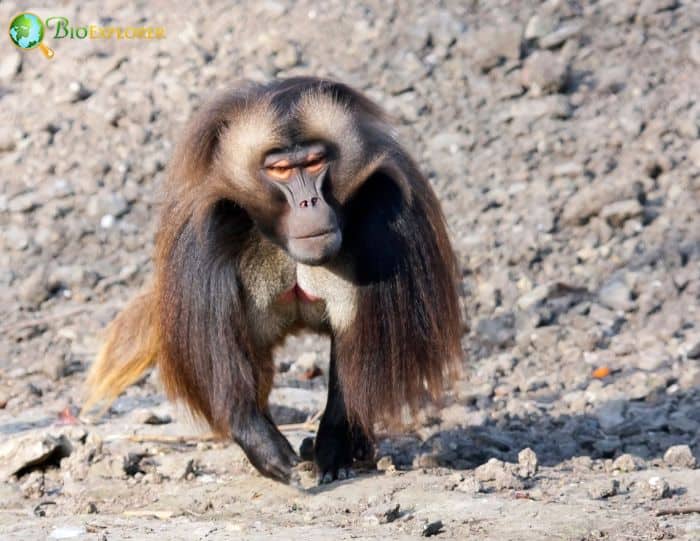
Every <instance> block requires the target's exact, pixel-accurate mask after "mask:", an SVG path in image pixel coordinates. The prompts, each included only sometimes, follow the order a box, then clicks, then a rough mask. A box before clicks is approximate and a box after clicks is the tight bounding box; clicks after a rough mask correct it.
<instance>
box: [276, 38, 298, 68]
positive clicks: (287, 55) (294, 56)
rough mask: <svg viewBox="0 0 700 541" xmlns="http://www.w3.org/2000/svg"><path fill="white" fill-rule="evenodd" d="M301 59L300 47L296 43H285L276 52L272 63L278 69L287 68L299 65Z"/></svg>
mask: <svg viewBox="0 0 700 541" xmlns="http://www.w3.org/2000/svg"><path fill="white" fill-rule="evenodd" d="M300 60H301V55H300V54H299V48H298V47H297V46H296V45H295V44H294V43H290V42H287V43H284V44H283V45H282V46H280V47H279V48H278V49H277V50H276V51H275V53H274V55H273V57H272V63H273V65H274V66H275V68H277V69H278V70H287V69H290V68H293V67H294V66H296V65H298V64H299V62H300Z"/></svg>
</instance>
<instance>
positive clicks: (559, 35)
mask: <svg viewBox="0 0 700 541" xmlns="http://www.w3.org/2000/svg"><path fill="white" fill-rule="evenodd" d="M583 27H584V24H583V22H582V21H571V22H568V23H565V24H563V25H562V26H560V27H559V28H557V29H556V30H555V31H554V32H552V33H550V34H547V35H546V36H542V38H540V40H539V44H540V47H542V48H544V49H552V48H554V47H557V46H559V45H561V44H562V43H564V42H565V41H566V40H568V39H571V38H573V37H575V36H577V35H578V34H580V33H581V31H582V30H583Z"/></svg>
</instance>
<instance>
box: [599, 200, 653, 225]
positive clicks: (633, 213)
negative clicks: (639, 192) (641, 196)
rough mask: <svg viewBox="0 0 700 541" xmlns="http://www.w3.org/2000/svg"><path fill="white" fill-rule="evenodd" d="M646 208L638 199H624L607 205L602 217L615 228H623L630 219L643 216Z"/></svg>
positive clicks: (601, 214)
mask: <svg viewBox="0 0 700 541" xmlns="http://www.w3.org/2000/svg"><path fill="white" fill-rule="evenodd" d="M643 212H644V207H642V205H641V204H640V203H639V201H637V200H636V199H624V200H622V201H616V202H614V203H611V204H609V205H606V206H604V207H603V209H602V210H601V213H600V216H601V218H603V219H604V220H606V221H607V222H608V223H609V224H610V225H612V226H613V227H621V226H622V225H624V223H625V222H626V221H627V220H629V219H630V218H635V217H637V216H641V215H642V213H643Z"/></svg>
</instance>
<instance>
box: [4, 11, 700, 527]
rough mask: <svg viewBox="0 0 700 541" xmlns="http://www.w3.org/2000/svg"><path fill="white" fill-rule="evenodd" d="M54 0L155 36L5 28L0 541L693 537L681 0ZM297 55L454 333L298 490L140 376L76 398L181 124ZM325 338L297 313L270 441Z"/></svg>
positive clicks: (687, 100)
mask: <svg viewBox="0 0 700 541" xmlns="http://www.w3.org/2000/svg"><path fill="white" fill-rule="evenodd" d="M68 4H69V3H63V5H62V6H61V7H60V8H54V7H50V8H46V9H39V8H37V9H36V10H35V11H36V12H37V13H38V14H39V15H40V16H43V17H47V16H52V15H64V16H67V17H68V18H69V20H70V21H71V22H73V24H74V26H77V25H85V24H89V23H96V24H102V25H123V26H127V25H132V24H141V25H163V26H165V27H166V29H167V38H166V39H164V40H162V41H159V42H148V43H129V42H125V41H118V42H117V41H108V42H95V41H87V40H85V41H80V40H56V39H52V37H51V33H47V34H48V36H47V38H46V42H47V44H48V45H49V46H51V47H52V48H54V49H55V51H56V55H55V58H54V59H53V60H51V61H47V60H45V59H44V58H43V57H42V55H41V53H39V52H38V51H30V52H19V51H17V50H15V49H14V48H12V46H11V44H10V42H9V41H8V40H5V41H4V42H3V45H2V47H3V48H2V55H1V56H0V104H1V110H2V119H3V122H2V123H0V166H1V167H0V169H1V170H2V172H3V173H2V175H0V183H1V185H2V192H1V193H0V245H1V246H2V251H1V252H0V305H2V307H3V311H2V314H3V317H2V321H0V434H2V440H0V476H1V477H2V481H0V502H2V504H0V538H1V539H3V540H4V539H30V538H44V537H48V538H50V539H100V540H103V539H109V540H111V539H146V538H148V539H230V538H244V539H263V538H264V539H268V538H276V539H290V538H299V539H328V538H331V537H333V538H340V539H347V538H353V539H358V538H359V539H386V538H396V539H414V538H417V537H420V536H433V535H434V536H437V538H439V539H465V538H474V539H494V540H496V539H497V540H505V539H513V540H516V539H517V540H533V541H534V540H538V539H567V540H569V539H575V540H594V539H595V540H597V539H615V540H617V539H620V540H623V539H624V540H627V539H699V538H700V470H697V469H695V467H696V462H697V460H698V458H700V438H699V436H698V433H699V430H700V318H699V314H700V310H699V308H700V302H699V301H700V95H699V90H698V89H699V88H700V87H699V82H700V32H699V31H698V26H699V25H700V3H698V2H696V1H694V0H624V1H617V0H600V1H593V0H589V1H574V0H570V1H565V0H559V1H558V0H550V1H547V2H544V3H542V2H535V1H532V0H527V1H525V0H523V1H518V2H515V1H511V2H508V1H505V0H495V1H489V2H477V1H475V0H462V1H446V2H440V3H439V4H436V3H427V2H393V3H389V2H364V3H362V4H360V3H356V2H340V1H335V0H334V1H330V2H324V3H323V5H320V4H319V3H317V2H313V1H310V0H301V1H299V2H291V1H289V0H279V1H275V0H267V1H263V2H243V3H240V4H237V5H233V6H232V5H231V3H228V2H222V1H218V0H217V1H214V2H209V3H208V4H207V5H204V4H203V3H201V2H191V1H190V0H182V1H180V2H178V3H177V8H173V7H172V4H169V3H165V2H153V3H150V4H145V3H142V4H138V6H134V4H132V3H130V2H125V1H121V0H109V1H107V2H100V3H91V4H83V3H78V2H75V3H73V4H74V5H68ZM22 9H23V6H20V4H18V3H13V2H3V3H2V4H0V20H2V21H8V20H9V19H10V17H11V16H12V15H13V14H15V13H17V12H19V11H21V10H22ZM293 74H315V75H321V76H332V77H335V78H338V79H341V80H344V81H346V82H348V83H350V84H352V85H354V86H356V87H357V88H360V89H362V90H364V91H366V92H367V93H368V94H369V95H370V96H372V97H373V98H375V99H376V100H377V101H378V102H380V103H381V104H382V105H383V106H384V107H386V108H387V109H388V111H389V112H390V113H391V114H392V115H393V116H394V117H395V118H396V123H397V126H398V130H399V133H400V135H401V137H402V138H403V140H404V141H405V142H406V144H407V146H408V147H409V148H411V149H413V150H414V152H415V154H416V156H417V157H418V159H419V162H420V164H421V166H422V167H423V169H424V170H425V171H426V172H427V173H428V175H429V177H430V179H431V181H432V183H433V185H434V187H435V189H436V191H437V193H438V194H439V196H440V199H441V201H442V202H443V206H444V210H445V213H446V216H447V219H448V222H449V226H450V230H451V235H452V239H453V243H454V247H455V249H456V251H457V253H458V256H459V259H460V263H461V268H462V293H463V307H464V316H465V322H466V324H467V325H465V330H464V340H463V345H464V375H463V377H462V378H461V379H460V380H459V381H458V382H456V385H455V388H454V390H453V391H452V392H451V393H450V394H449V395H448V398H447V400H446V403H445V404H443V405H442V406H441V407H439V408H438V407H436V408H433V409H432V410H430V411H426V412H425V414H424V415H423V416H422V418H421V419H420V420H419V422H418V423H417V424H416V426H415V428H414V429H413V430H411V431H410V432H408V433H405V434H383V437H382V439H381V441H380V443H379V446H378V450H377V459H379V460H378V463H377V465H376V466H374V465H371V464H370V465H366V467H365V468H364V469H362V470H361V474H360V475H359V476H358V478H357V479H354V480H350V481H345V482H342V483H335V484H333V485H330V486H324V487H311V486H309V488H308V489H307V490H306V491H303V490H296V489H293V488H289V487H285V486H281V485H278V484H275V483H272V482H270V481H267V480H265V479H263V478H261V477H259V476H258V475H257V474H256V473H255V472H254V471H253V470H252V468H251V467H250V466H249V465H248V464H247V462H246V460H245V458H244V456H243V455H242V453H241V452H240V450H239V449H238V448H237V447H236V446H234V445H230V444H225V443H220V442H213V441H210V440H209V439H208V438H207V437H206V431H203V430H202V429H201V428H198V427H196V426H194V425H193V424H192V423H191V422H189V421H188V419H187V416H186V414H184V413H183V412H182V411H180V410H178V409H176V408H175V407H173V406H172V405H169V404H168V403H167V402H165V401H164V399H163V396H162V394H161V392H160V390H159V387H158V383H157V378H156V377H155V376H150V377H148V378H147V379H146V380H144V381H143V382H141V383H140V384H139V385H137V386H134V387H133V388H131V389H129V391H128V392H127V393H126V395H125V396H123V397H122V398H120V399H119V400H118V401H117V402H116V403H115V404H114V406H113V407H112V408H111V410H110V411H109V413H108V414H107V415H106V416H105V417H104V418H102V419H93V420H92V422H90V421H89V420H85V421H84V422H81V421H80V420H78V419H76V418H75V415H76V413H77V410H78V407H79V405H80V401H81V398H80V397H81V385H82V382H83V380H84V375H85V370H86V368H87V367H88V366H89V364H90V362H91V359H92V358H93V356H94V354H95V351H96V349H97V347H98V345H99V340H100V332H101V330H102V329H103V327H104V326H105V325H106V323H107V322H108V321H109V320H110V319H111V318H112V317H113V316H114V315H115V313H116V312H117V311H118V310H119V308H120V307H122V306H123V305H124V303H125V302H126V301H127V299H128V298H129V297H130V296H132V295H133V294H134V293H135V292H137V291H138V290H139V288H140V287H141V286H142V285H143V284H144V282H145V281H146V280H147V279H148V276H149V273H150V271H151V263H150V261H149V257H150V253H151V248H152V236H153V225H154V216H155V215H156V212H157V204H158V187H159V185H160V183H161V182H162V180H163V167H164V165H165V164H166V163H167V161H168V158H169V155H170V152H171V149H172V146H173V142H174V141H175V140H176V138H177V137H178V134H179V133H180V131H181V129H182V125H183V123H184V122H185V121H186V119H187V118H188V117H189V116H190V115H191V113H192V112H193V111H194V110H195V109H196V108H197V106H198V105H199V104H200V103H202V101H203V100H205V99H206V97H207V96H209V95H211V93H212V92H215V91H217V90H222V89H225V88H227V87H228V86H229V85H231V84H232V82H233V81H236V80H239V79H242V78H252V79H255V80H266V79H269V78H271V77H275V76H288V75H293ZM327 355H328V344H327V343H326V342H325V341H323V340H321V339H319V338H318V337H316V336H311V335H309V336H301V337H297V338H294V339H291V340H289V342H288V343H287V344H286V345H285V347H284V348H283V349H282V350H281V351H280V352H279V356H278V367H279V374H278V377H277V390H276V391H275V393H274V395H273V403H274V404H275V412H274V413H275V416H276V418H277V420H278V422H280V423H283V424H285V425H291V426H287V427H286V430H287V433H288V434H289V437H290V439H291V440H292V441H293V442H294V444H295V445H298V444H299V443H300V442H301V439H302V438H303V437H305V436H307V435H309V434H310V432H309V430H310V429H312V428H313V426H312V425H310V424H304V422H305V421H306V420H307V419H308V418H309V417H311V416H313V414H314V413H316V412H317V411H318V410H319V409H320V408H321V407H322V406H323V402H324V389H325V381H324V380H325V371H326V368H327V364H326V363H327ZM299 423H301V424H299Z"/></svg>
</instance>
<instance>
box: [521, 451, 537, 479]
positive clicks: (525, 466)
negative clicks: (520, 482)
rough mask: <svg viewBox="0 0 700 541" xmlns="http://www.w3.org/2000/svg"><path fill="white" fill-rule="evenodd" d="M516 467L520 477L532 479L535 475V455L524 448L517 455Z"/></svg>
mask: <svg viewBox="0 0 700 541" xmlns="http://www.w3.org/2000/svg"><path fill="white" fill-rule="evenodd" d="M518 466H520V470H519V475H520V477H526V478H529V477H533V476H534V475H535V474H536V473H537V466H538V462H537V455H536V454H535V451H533V450H532V449H530V448H529V447H526V448H525V449H523V450H522V451H520V452H519V453H518Z"/></svg>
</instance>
